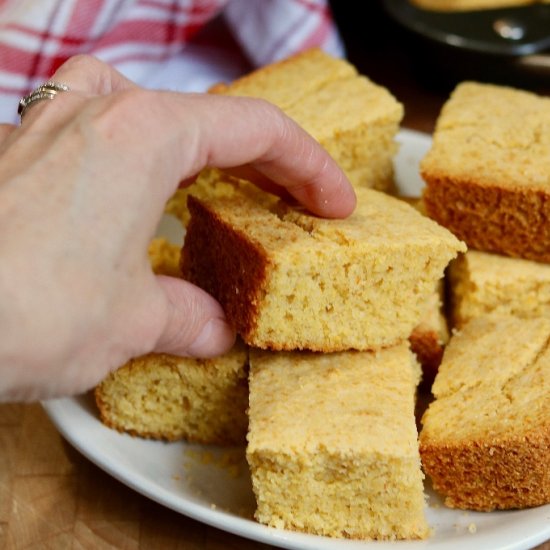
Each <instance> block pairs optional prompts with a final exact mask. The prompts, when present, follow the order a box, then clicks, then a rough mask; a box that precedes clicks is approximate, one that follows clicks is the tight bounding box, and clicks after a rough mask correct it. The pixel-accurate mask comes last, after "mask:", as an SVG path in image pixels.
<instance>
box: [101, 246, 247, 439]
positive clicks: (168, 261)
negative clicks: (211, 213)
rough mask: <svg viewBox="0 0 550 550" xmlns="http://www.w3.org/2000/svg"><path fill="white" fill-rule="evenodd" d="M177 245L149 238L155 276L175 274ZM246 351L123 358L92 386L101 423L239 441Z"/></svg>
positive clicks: (162, 434)
mask: <svg viewBox="0 0 550 550" xmlns="http://www.w3.org/2000/svg"><path fill="white" fill-rule="evenodd" d="M180 252H181V246H177V245H174V244H172V243H170V242H169V241H168V240H166V239H164V238H156V239H153V240H152V241H151V243H150V245H149V260H150V262H151V266H152V268H153V271H154V272H155V273H157V274H163V275H170V276H174V277H175V276H179V275H180V271H179V264H180ZM247 378H248V353H247V350H246V347H245V346H244V344H243V343H242V342H239V341H238V342H237V343H236V344H235V346H234V348H233V349H232V350H231V351H230V352H229V353H227V354H225V355H223V356H221V357H217V358H215V359H206V360H205V359H202V360H201V359H191V358H185V357H176V356H173V355H167V354H155V353H152V354H149V355H144V356H142V357H137V358H135V359H132V360H131V361H129V362H128V363H127V364H126V365H124V366H122V367H121V368H119V369H118V370H116V371H115V372H113V373H111V374H110V375H109V376H107V378H105V379H104V380H103V381H102V382H101V383H100V384H98V386H96V388H95V389H94V396H95V400H96V404H97V406H98V409H99V413H100V418H101V421H102V422H103V423H104V424H106V425H107V426H109V427H111V428H114V429H116V430H119V431H121V432H128V433H131V434H133V435H136V436H141V437H147V438H153V439H166V440H176V439H181V438H185V439H187V440H189V441H197V442H200V443H218V444H231V443H242V442H243V441H244V439H245V435H246V429H247V426H248V419H247V417H246V407H247V406H248V380H247Z"/></svg>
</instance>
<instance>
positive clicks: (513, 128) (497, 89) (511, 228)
mask: <svg viewBox="0 0 550 550" xmlns="http://www.w3.org/2000/svg"><path fill="white" fill-rule="evenodd" d="M549 126H550V98H547V97H542V96H538V95H536V94H533V93H531V92H527V91H523V90H518V89H514V88H510V87H506V86H496V85H491V84H481V83H477V82H462V83H460V84H459V85H458V86H457V87H456V88H455V90H454V91H453V92H452V94H451V96H450V98H449V100H448V101H447V102H446V103H445V105H444V107H443V109H442V111H441V113H440V115H439V118H438V120H437V124H436V129H435V132H434V135H433V144H432V147H431V149H430V150H429V151H428V153H427V155H426V156H425V157H424V158H423V159H422V161H421V163H420V168H421V173H422V176H423V178H424V180H425V181H426V187H425V188H424V192H423V200H424V204H425V207H426V210H427V213H428V215H429V216H430V217H432V218H433V219H435V220H436V221H438V222H439V223H440V224H441V225H443V226H445V227H447V228H448V229H450V230H451V231H452V232H453V233H454V234H455V235H456V236H457V237H458V238H460V239H462V240H463V241H465V242H466V244H467V245H468V246H469V247H471V248H474V249H476V250H481V251H484V252H496V253H499V254H504V255H507V256H513V257H519V258H525V259H529V260H534V261H539V262H547V263H549V262H550V155H549V154H548V151H550V132H548V131H547V129H548V127H549Z"/></svg>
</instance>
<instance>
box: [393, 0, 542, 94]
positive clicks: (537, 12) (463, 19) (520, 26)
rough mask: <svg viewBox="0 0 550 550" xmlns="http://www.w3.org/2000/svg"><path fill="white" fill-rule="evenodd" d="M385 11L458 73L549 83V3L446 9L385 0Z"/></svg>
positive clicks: (444, 67) (440, 66)
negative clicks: (427, 7)
mask: <svg viewBox="0 0 550 550" xmlns="http://www.w3.org/2000/svg"><path fill="white" fill-rule="evenodd" d="M382 4H383V6H384V8H385V10H386V12H387V13H388V14H389V16H390V17H391V18H392V19H394V20H395V21H396V22H397V23H398V24H400V25H401V26H402V27H404V28H405V29H407V30H408V31H409V32H410V33H412V34H413V35H415V36H416V37H417V38H418V39H420V40H421V41H422V42H423V43H424V47H425V48H424V52H423V53H424V54H425V55H426V58H425V59H428V60H431V61H434V62H435V63H437V64H438V69H439V71H443V72H454V73H455V74H456V76H457V78H481V77H483V79H484V80H493V81H503V80H504V81H506V82H510V83H513V84H516V83H517V81H518V79H519V80H521V79H522V77H530V78H533V77H534V78H536V79H538V80H540V79H543V80H545V83H546V84H549V85H550V4H532V5H529V6H522V7H515V8H498V9H483V10H475V11H459V12H457V11H453V12H441V11H431V10H426V9H421V8H419V7H416V6H415V5H413V4H412V3H411V2H410V1H409V0H383V2H382Z"/></svg>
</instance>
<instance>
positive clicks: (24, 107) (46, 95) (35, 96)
mask: <svg viewBox="0 0 550 550" xmlns="http://www.w3.org/2000/svg"><path fill="white" fill-rule="evenodd" d="M69 90H70V88H69V86H67V85H66V84H61V83H59V82H54V81H53V80H48V82H44V84H42V85H41V86H38V88H36V89H35V90H33V91H32V92H31V93H30V94H28V95H26V96H25V97H22V98H21V99H20V101H19V107H18V108H17V114H19V116H20V117H21V121H22V120H23V117H24V116H25V113H26V112H27V111H28V110H29V109H30V108H31V107H32V106H33V105H35V104H36V103H38V102H40V101H43V100H46V99H55V97H56V96H57V95H58V94H59V93H61V92H68V91H69Z"/></svg>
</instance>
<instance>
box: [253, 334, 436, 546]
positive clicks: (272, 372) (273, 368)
mask: <svg viewBox="0 0 550 550" xmlns="http://www.w3.org/2000/svg"><path fill="white" fill-rule="evenodd" d="M418 372H419V366H418V364H416V362H415V359H414V355H413V354H412V353H411V352H410V350H409V349H408V346H407V344H401V345H399V346H396V347H393V348H389V349H386V350H383V351H379V352H344V353H338V354H314V353H308V352H294V353H292V352H281V353H270V352H262V351H258V350H251V351H250V382H249V384H250V405H249V432H248V446H247V460H248V463H249V466H250V471H251V474H252V486H253V489H254V494H255V496H256V501H257V510H256V513H255V517H256V519H257V520H258V521H259V522H261V523H264V524H267V525H270V526H273V527H277V528H284V529H291V530H297V531H305V532H308V533H315V534H318V535H326V536H331V537H347V538H358V539H418V538H425V537H426V536H427V535H428V532H429V530H428V526H427V523H426V520H425V517H424V508H425V499H424V494H423V484H422V479H423V474H422V471H421V468H420V457H419V454H418V441H417V431H416V423H415V418H414V406H415V391H416V384H417V382H418Z"/></svg>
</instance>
